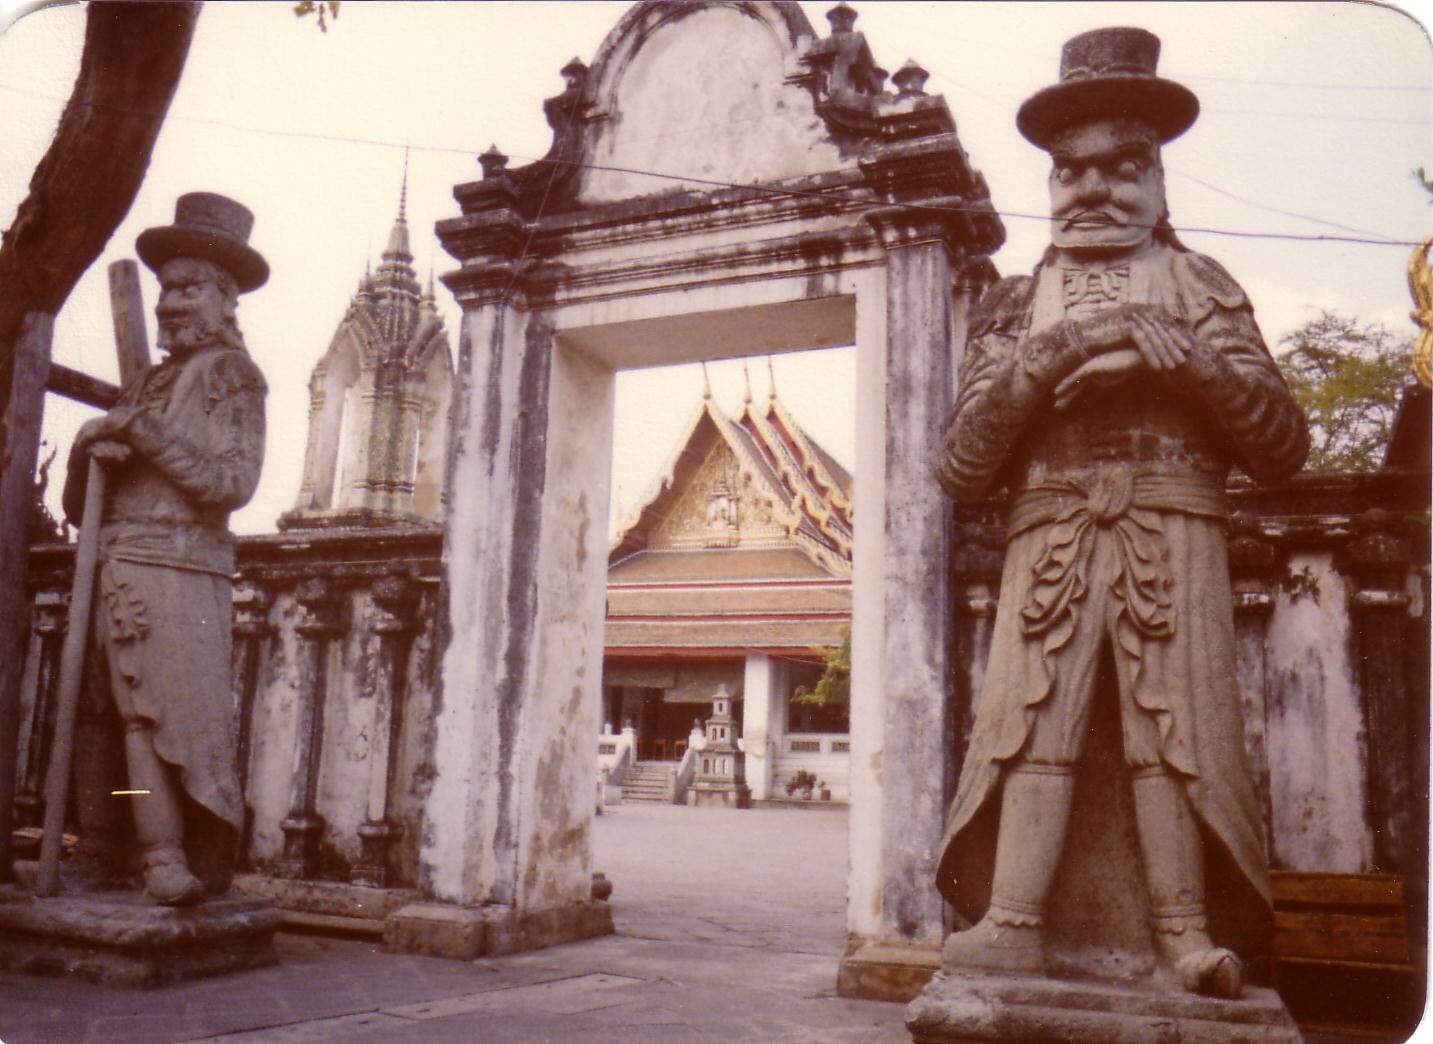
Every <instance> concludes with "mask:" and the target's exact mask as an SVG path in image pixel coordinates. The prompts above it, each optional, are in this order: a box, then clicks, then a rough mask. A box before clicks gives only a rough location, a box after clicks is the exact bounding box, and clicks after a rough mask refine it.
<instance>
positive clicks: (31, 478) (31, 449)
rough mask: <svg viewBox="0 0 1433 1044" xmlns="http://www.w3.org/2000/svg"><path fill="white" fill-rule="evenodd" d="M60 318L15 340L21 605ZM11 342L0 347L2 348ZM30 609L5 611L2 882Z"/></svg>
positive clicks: (10, 515)
mask: <svg viewBox="0 0 1433 1044" xmlns="http://www.w3.org/2000/svg"><path fill="white" fill-rule="evenodd" d="M54 329H55V317H54V316H52V315H48V314H46V313H44V312H31V313H29V314H28V315H26V316H25V319H24V322H23V324H22V325H21V328H20V336H19V338H18V339H17V340H16V342H15V346H14V347H15V351H14V370H13V373H12V379H11V385H10V393H11V394H10V400H9V401H8V402H6V403H4V404H3V405H4V415H3V417H4V419H3V420H0V424H3V426H4V429H5V430H4V436H5V437H4V440H3V448H4V459H3V466H0V591H3V592H4V593H5V596H6V597H7V598H15V599H17V601H19V602H20V604H23V600H24V599H25V598H26V597H27V596H26V594H25V572H26V569H27V568H28V562H29V549H30V536H29V528H30V508H31V505H32V503H33V502H34V482H35V462H36V459H37V457H38V455H39V452H40V418H41V415H42V414H43V412H44V403H45V378H46V377H47V376H48V374H49V367H50V339H51V337H52V336H53V334H54ZM3 347H4V346H3V345H0V349H2V348H3ZM29 618H30V614H29V613H28V612H24V611H22V610H21V608H20V605H17V604H14V603H12V604H10V605H9V606H8V607H7V609H6V611H4V612H0V621H3V622H0V880H3V879H5V878H8V877H9V876H10V831H11V827H12V825H13V824H12V817H13V815H14V808H15V757H16V753H17V751H16V746H17V744H18V743H19V735H20V676H21V673H22V670H23V663H22V661H23V658H24V649H25V647H26V645H27V642H26V640H25V630H26V628H27V627H28V624H29Z"/></svg>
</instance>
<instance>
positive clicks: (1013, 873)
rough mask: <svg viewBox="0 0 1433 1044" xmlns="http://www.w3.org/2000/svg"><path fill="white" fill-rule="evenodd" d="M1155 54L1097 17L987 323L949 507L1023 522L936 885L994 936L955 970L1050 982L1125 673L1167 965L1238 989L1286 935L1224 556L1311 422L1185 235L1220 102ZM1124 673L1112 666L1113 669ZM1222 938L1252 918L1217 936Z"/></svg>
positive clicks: (970, 376)
mask: <svg viewBox="0 0 1433 1044" xmlns="http://www.w3.org/2000/svg"><path fill="white" fill-rule="evenodd" d="M1158 56H1159V39H1158V38H1157V37H1156V36H1154V35H1153V34H1151V33H1148V32H1146V31H1144V30H1142V29H1133V28H1114V29H1100V30H1095V31H1092V32H1088V33H1084V34H1082V35H1080V36H1077V37H1074V38H1073V39H1071V40H1070V41H1068V42H1067V43H1066V45H1065V48H1064V52H1063V54H1062V58H1061V68H1060V82H1059V83H1058V84H1056V85H1055V86H1052V87H1048V88H1046V89H1044V90H1042V91H1040V92H1039V93H1037V94H1036V95H1034V96H1033V97H1032V98H1030V99H1029V100H1027V101H1026V102H1025V103H1024V104H1023V105H1022V106H1021V108H1020V111H1019V115H1018V117H1017V125H1018V127H1019V129H1020V131H1021V133H1022V134H1023V135H1024V136H1025V137H1026V138H1027V139H1029V140H1030V141H1031V142H1033V143H1034V144H1036V145H1038V146H1040V147H1041V148H1043V149H1045V150H1047V151H1048V152H1049V154H1050V157H1051V160H1052V166H1051V170H1050V179H1049V188H1050V209H1051V240H1052V241H1051V244H1050V246H1049V248H1048V249H1047V251H1046V252H1045V255H1044V257H1043V258H1042V260H1041V262H1040V264H1039V265H1038V266H1037V267H1036V269H1035V272H1034V274H1033V275H1028V276H1013V277H1010V278H1006V279H1003V280H1001V281H1000V282H999V283H997V284H995V285H994V286H993V287H992V288H991V289H990V290H989V291H987V292H986V294H985V296H984V297H983V298H982V300H981V301H980V304H979V306H978V308H977V310H976V312H975V315H974V316H973V318H972V320H971V324H970V335H969V342H968V346H967V350H966V353H965V356H964V359H963V361H962V364H961V371H960V385H959V393H958V396H957V401H956V405H955V409H954V412H953V414H952V418H951V421H950V425H949V428H948V430H947V432H946V435H945V438H944V441H943V444H942V446H941V448H940V452H939V464H938V473H939V477H940V481H941V484H942V486H943V487H944V488H945V490H946V492H947V493H949V494H950V495H951V496H952V497H954V498H955V499H957V500H959V501H967V502H969V501H976V500H979V499H981V498H984V497H986V496H988V495H989V494H990V493H991V492H992V491H994V490H996V489H998V488H999V487H1002V486H1003V487H1005V488H1006V489H1007V490H1008V493H1009V518H1008V524H1007V545H1006V556H1005V563H1004V569H1003V574H1002V579H1001V589H1000V602H999V609H998V611H997V615H996V622H995V632H994V638H993V645H992V649H991V653H990V661H989V667H988V669H987V673H986V675H985V681H984V687H983V690H982V692H981V694H980V697H979V705H978V707H977V710H976V720H975V724H974V729H973V733H972V738H971V742H970V748H969V752H968V754H967V756H966V759H965V762H964V767H963V770H962V773H961V777H960V781H959V784H958V787H957V792H956V796H955V799H954V801H953V803H952V806H951V810H950V815H949V820H948V823H947V829H946V836H945V841H944V844H943V848H942V853H941V860H940V867H939V877H938V883H939V886H940V888H941V890H942V892H943V893H944V894H945V896H946V897H947V898H948V899H949V901H950V902H951V903H952V904H953V905H954V906H955V908H956V910H957V911H958V912H959V913H960V914H961V915H962V917H963V918H964V919H965V920H966V921H967V923H970V924H972V925H973V927H970V928H968V929H966V930H964V931H958V932H954V933H952V934H951V935H950V936H948V937H947V939H946V942H945V948H944V963H945V966H946V967H947V968H949V969H979V970H986V971H994V972H1007V973H1008V972H1032V973H1040V972H1041V971H1042V969H1043V968H1044V949H1043V944H1044V927H1045V918H1046V908H1047V902H1048V900H1049V897H1050V893H1051V887H1052V883H1053V881H1054V879H1055V874H1056V871H1057V868H1058V866H1059V863H1060V859H1061V854H1062V852H1063V850H1064V847H1065V845H1066V840H1067V834H1068V831H1067V828H1068V825H1069V822H1070V811H1071V802H1072V796H1073V794H1074V790H1075V774H1076V770H1077V766H1078V765H1079V763H1080V759H1081V756H1082V753H1083V750H1082V748H1083V746H1084V741H1085V738H1086V736H1087V735H1088V733H1089V729H1090V721H1091V714H1092V704H1093V701H1094V694H1095V691H1096V681H1097V676H1100V675H1101V674H1102V673H1103V672H1104V671H1105V670H1107V669H1108V670H1110V673H1111V674H1112V675H1113V685H1112V689H1113V690H1115V692H1116V693H1117V695H1116V696H1115V697H1114V698H1115V699H1116V700H1117V703H1118V716H1119V731H1120V732H1121V734H1122V739H1123V752H1122V754H1123V764H1124V772H1125V773H1126V774H1127V777H1128V780H1129V787H1130V792H1131V793H1132V796H1133V809H1134V817H1133V818H1134V824H1135V827H1136V832H1137V834H1138V838H1139V844H1138V848H1139V856H1140V860H1141V861H1142V864H1143V871H1144V874H1143V876H1144V880H1145V883H1146V886H1147V892H1148V895H1147V898H1146V904H1147V905H1146V909H1147V915H1148V920H1149V927H1150V929H1151V934H1152V937H1153V941H1154V949H1155V953H1156V955H1157V957H1158V959H1159V960H1160V961H1161V962H1162V963H1163V964H1164V965H1165V966H1166V967H1168V968H1170V969H1172V970H1173V971H1174V972H1175V973H1176V974H1177V975H1178V977H1179V979H1180V980H1181V981H1182V983H1183V986H1184V987H1185V988H1187V989H1189V990H1193V991H1196V992H1199V993H1206V994H1212V995H1215V996H1225V997H1232V996H1237V995H1239V993H1240V992H1241V989H1242V985H1241V984H1242V978H1243V967H1242V963H1241V960H1240V958H1239V956H1238V954H1239V953H1240V952H1244V951H1246V950H1247V949H1249V948H1254V949H1255V950H1257V949H1258V948H1259V947H1260V945H1261V943H1265V942H1266V940H1267V935H1268V932H1269V929H1270V926H1271V923H1272V913H1271V905H1270V888H1269V877H1268V871H1267V864H1266V861H1265V854H1264V846H1263V836H1264V834H1263V827H1262V825H1261V816H1260V810H1259V804H1258V800H1257V798H1256V795H1255V789H1254V786H1253V783H1252V780H1251V775H1250V772H1249V768H1248V765H1247V761H1246V756H1245V752H1244V739H1243V721H1242V712H1241V705H1240V697H1239V692H1238V689H1237V686H1236V680H1235V663H1234V656H1235V647H1234V630H1233V599H1232V594H1231V589H1230V582H1229V573H1228V565H1227V550H1226V523H1227V518H1228V513H1229V507H1228V504H1227V501H1226V496H1225V484H1226V478H1227V476H1228V474H1229V472H1230V469H1231V468H1232V467H1238V468H1240V469H1242V470H1243V471H1244V472H1245V473H1246V474H1248V475H1249V476H1250V477H1252V478H1253V479H1255V480H1256V481H1265V482H1273V481H1279V480H1282V479H1285V478H1287V477H1288V476H1289V475H1291V474H1292V473H1294V472H1295V471H1297V470H1298V469H1299V468H1300V467H1301V466H1302V464H1303V461H1304V457H1305V456H1306V454H1307V451H1308V445H1309V442H1308V434H1307V429H1306V424H1305V421H1304V418H1303V415H1302V414H1301V413H1300V411H1299V409H1298V408H1297V407H1296V406H1295V405H1294V403H1293V401H1292V399H1291V398H1290V395H1289V391H1288V388H1287V386H1286V385H1285V383H1284V381H1283V379H1282V377H1281V376H1280V374H1279V371H1278V369H1277V367H1276V366H1275V364H1274V361H1273V359H1272V358H1271V357H1270V354H1269V352H1268V350H1267V348H1266V347H1265V345H1264V341H1263V338H1262V336H1261V335H1260V333H1259V328H1258V326H1257V325H1256V324H1255V322H1254V313H1253V310H1252V308H1251V307H1250V304H1249V301H1248V298H1247V297H1246V296H1245V294H1244V292H1243V290H1242V289H1241V288H1240V287H1239V285H1238V284H1237V283H1236V282H1235V281H1234V280H1233V279H1232V278H1231V277H1230V276H1229V274H1228V273H1227V272H1226V271H1225V270H1224V269H1223V268H1222V267H1220V265H1219V264H1218V263H1217V262H1215V261H1214V260H1212V259H1210V258H1208V257H1205V256H1203V255H1202V254H1198V253H1195V252H1193V251H1191V250H1189V249H1187V248H1186V247H1185V246H1184V245H1183V244H1181V243H1180V241H1179V240H1178V239H1177V238H1176V236H1175V234H1174V230H1173V228H1172V227H1171V226H1170V223H1169V215H1168V213H1167V210H1166V206H1165V192H1164V168H1163V166H1162V164H1161V158H1160V149H1161V147H1162V146H1163V145H1164V144H1165V143H1166V142H1168V141H1170V140H1171V139H1173V138H1175V137H1178V136H1179V135H1180V134H1182V133H1183V132H1184V131H1186V130H1187V129H1188V128H1189V127H1190V126H1191V125H1192V124H1193V123H1194V120H1195V117H1196V116H1197V115H1198V112H1199V103H1198V101H1197V100H1196V99H1195V97H1194V95H1193V94H1192V93H1191V92H1190V91H1189V90H1187V89H1186V88H1184V87H1183V86H1181V85H1179V84H1177V83H1174V82H1172V81H1170V80H1167V79H1163V78H1161V77H1159V76H1157V75H1156V73H1155V68H1156V62H1157V59H1158ZM1106 664H1108V665H1109V667H1108V668H1107V667H1106V666H1105V665H1106ZM1222 926H1233V927H1232V928H1231V929H1230V930H1229V931H1228V932H1227V933H1225V934H1224V935H1223V936H1222V937H1215V936H1217V935H1219V934H1220V932H1221V931H1222Z"/></svg>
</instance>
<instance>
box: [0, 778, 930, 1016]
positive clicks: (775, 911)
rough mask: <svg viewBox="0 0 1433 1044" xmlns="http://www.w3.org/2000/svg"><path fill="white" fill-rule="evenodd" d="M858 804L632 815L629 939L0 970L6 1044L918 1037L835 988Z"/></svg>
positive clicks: (360, 946) (300, 941) (619, 863)
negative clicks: (174, 975) (168, 969)
mask: <svg viewBox="0 0 1433 1044" xmlns="http://www.w3.org/2000/svg"><path fill="white" fill-rule="evenodd" d="M846 819H847V816H846V811H845V809H844V808H841V807H839V806H837V807H808V808H783V807H768V808H758V809H754V810H751V811H742V812H737V811H726V810H717V809H700V810H698V809H687V808H678V807H674V806H659V805H624V806H621V807H619V808H614V809H611V810H609V812H608V814H606V815H603V816H601V817H600V818H599V819H598V820H597V823H596V835H595V847H596V868H597V869H599V870H601V871H603V872H604V873H606V874H607V876H608V877H609V878H610V879H611V880H612V882H613V885H614V889H615V890H614V892H613V895H612V913H613V918H614V920H615V922H616V928H617V934H616V935H614V936H612V937H609V938H606V939H600V940H597V941H594V942H587V943H577V944H574V945H570V946H559V947H553V948H551V949H548V950H540V951H536V952H533V953H527V954H520V955H517V956H513V957H504V958H496V959H492V960H479V961H473V962H461V961H445V960H438V959H435V958H426V957H403V956H393V955H388V954H384V953H382V952H381V950H380V949H379V947H378V946H376V945H375V944H372V943H368V942H363V941H355V940H348V939H334V938H317V937H308V936H297V935H283V936H281V937H280V943H279V947H280V951H281V955H282V957H283V963H282V964H281V965H280V966H278V967H276V968H268V969H262V970H259V971H253V972H243V973H239V974H235V975H228V976H223V977H220V978H216V979H210V980H206V981H200V982H195V983H188V984H184V985H180V986H175V987H170V988H167V989H162V990H155V991H147V992H136V991H128V990H115V989H107V988H103V987H97V986H87V985H83V984H79V983H72V982H64V981H59V980H50V979H33V978H27V977H22V976H16V975H6V974H3V973H0V1041H3V1042H4V1044H30V1042H36V1041H66V1042H68V1041H76V1042H90V1041H94V1042H99V1041H104V1042H135V1044H141V1042H143V1044H151V1042H163V1041H198V1040H217V1041H225V1042H240V1041H243V1042H249V1041H253V1042H259V1041H272V1042H276V1044H298V1042H312V1041H374V1042H377V1041H384V1042H389V1041H392V1042H404V1041H449V1040H453V1041H475V1042H489V1041H491V1042H495V1044H503V1042H509V1041H512V1042H519V1041H521V1042H528V1041H554V1042H556V1041H563V1042H567V1041H574V1042H587V1041H591V1042H618V1041H624V1042H625V1041H672V1042H698V1041H760V1042H767V1041H770V1042H784V1041H793V1042H797V1041H801V1042H805V1041H810V1042H815V1041H851V1042H858V1041H861V1042H887V1041H890V1042H895V1041H905V1040H909V1037H908V1035H907V1034H906V1033H905V1030H904V1028H903V1026H902V1018H903V1014H904V1006H903V1005H899V1004H883V1003H879V1002H875V1001H852V1000H846V999H843V998H840V997H837V996H836V995H835V989H834V987H835V982H836V962H837V958H838V956H839V954H840V950H841V945H842V941H843V938H844V931H845V929H844V912H843V910H844V904H845V873H846Z"/></svg>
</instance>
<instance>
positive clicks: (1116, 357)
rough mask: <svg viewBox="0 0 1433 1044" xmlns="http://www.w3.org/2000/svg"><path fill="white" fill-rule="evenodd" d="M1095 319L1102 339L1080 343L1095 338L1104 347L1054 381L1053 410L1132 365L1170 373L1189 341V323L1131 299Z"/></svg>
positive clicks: (1115, 378) (1114, 378) (1120, 378)
mask: <svg viewBox="0 0 1433 1044" xmlns="http://www.w3.org/2000/svg"><path fill="white" fill-rule="evenodd" d="M1111 320H1114V321H1111ZM1096 323H1097V326H1096V328H1095V331H1093V332H1095V333H1097V334H1104V335H1105V337H1104V339H1103V343H1102V342H1101V340H1100V339H1098V338H1090V337H1089V336H1086V338H1085V343H1086V345H1089V344H1090V342H1091V340H1094V341H1095V346H1096V347H1097V348H1100V349H1103V350H1102V351H1101V352H1100V354H1098V355H1095V356H1093V357H1092V358H1090V359H1087V360H1086V361H1085V362H1083V363H1081V364H1080V365H1079V366H1078V367H1076V368H1075V369H1074V370H1072V371H1071V372H1070V373H1068V374H1066V375H1065V377H1064V378H1063V379H1062V380H1061V381H1060V383H1059V384H1057V385H1056V386H1055V392H1054V395H1055V409H1057V410H1063V409H1067V408H1068V407H1070V406H1071V405H1073V404H1074V403H1075V401H1076V400H1077V399H1079V397H1080V396H1081V395H1082V394H1083V393H1085V392H1087V391H1090V390H1092V389H1096V388H1108V387H1112V386H1114V385H1116V384H1119V383H1120V382H1122V381H1123V380H1125V378H1127V377H1128V376H1129V375H1130V374H1131V373H1132V372H1134V371H1136V370H1140V369H1145V370H1152V371H1154V372H1155V373H1164V374H1173V373H1174V372H1175V371H1177V370H1178V369H1179V368H1180V367H1181V366H1183V365H1184V361H1185V359H1187V358H1188V356H1189V353H1190V352H1191V351H1192V350H1193V347H1194V340H1193V336H1192V334H1191V331H1190V330H1189V327H1188V325H1187V324H1186V323H1184V322H1182V321H1181V320H1179V319H1176V318H1175V317H1174V316H1172V315H1170V314H1169V313H1168V312H1166V311H1164V310H1163V309H1160V308H1150V307H1145V306H1140V305H1130V306H1126V307H1123V308H1120V309H1116V310H1114V314H1112V315H1111V316H1110V317H1109V318H1108V319H1106V318H1104V317H1101V318H1100V319H1099V320H1096Z"/></svg>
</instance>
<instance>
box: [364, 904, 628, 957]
mask: <svg viewBox="0 0 1433 1044" xmlns="http://www.w3.org/2000/svg"><path fill="white" fill-rule="evenodd" d="M611 934H612V908H611V907H610V906H608V905H607V904H606V903H604V902H600V901H598V900H596V899H586V900H582V901H579V902H573V903H568V904H566V905H564V906H559V907H554V908H551V909H547V910H535V911H529V912H525V913H519V912H517V911H515V910H513V909H512V908H511V907H508V906H503V905H500V904H492V905H487V906H454V905H451V904H448V903H412V904H410V905H408V906H405V907H403V908H402V909H401V910H397V911H395V912H394V913H392V914H389V916H388V919H387V921H385V922H384V930H383V948H384V949H385V950H387V951H388V952H389V953H417V954H423V955H425V956H428V957H450V958H453V959H455V960H460V961H471V960H473V959H475V958H477V957H497V956H501V955H503V954H508V953H521V952H522V951H524V950H540V949H542V948H543V947H546V946H557V945H559V944H561V943H570V942H578V941H580V940H582V939H595V938H597V937H599V936H602V935H611Z"/></svg>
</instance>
